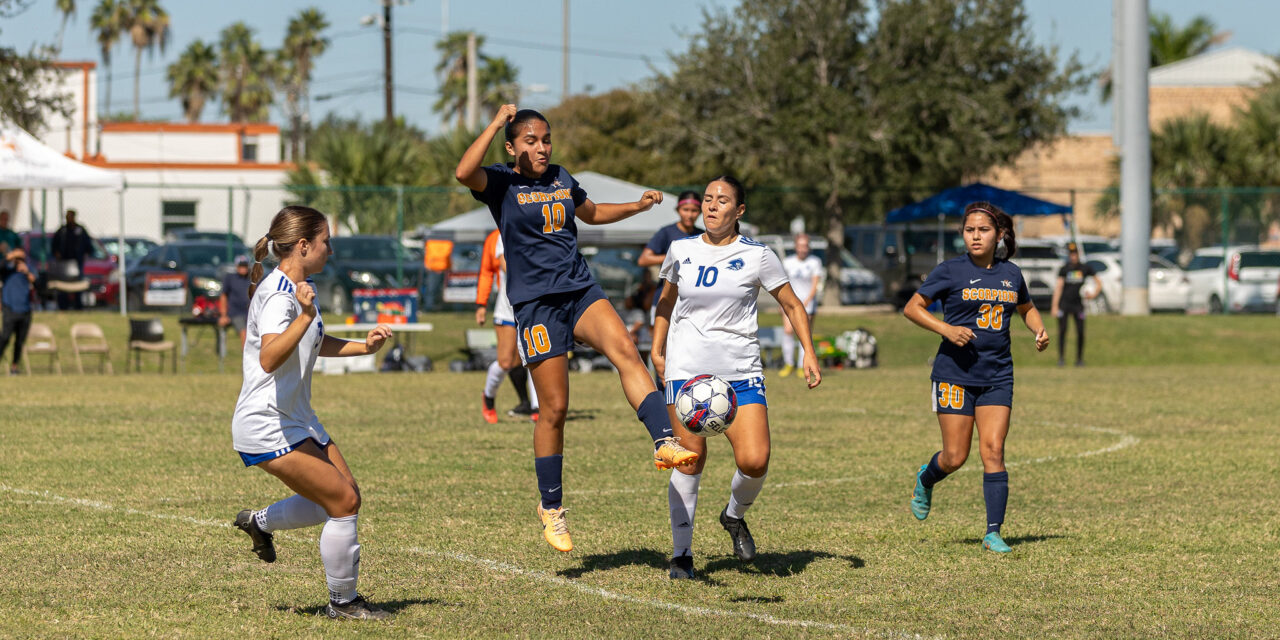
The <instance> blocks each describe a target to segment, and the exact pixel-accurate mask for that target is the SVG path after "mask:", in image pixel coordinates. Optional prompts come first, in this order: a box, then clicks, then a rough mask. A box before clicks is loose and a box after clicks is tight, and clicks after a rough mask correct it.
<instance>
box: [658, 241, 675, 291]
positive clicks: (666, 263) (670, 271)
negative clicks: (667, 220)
mask: <svg viewBox="0 0 1280 640" xmlns="http://www.w3.org/2000/svg"><path fill="white" fill-rule="evenodd" d="M658 278H660V279H662V280H666V281H667V282H670V283H671V284H674V285H676V286H679V285H680V260H679V258H676V248H675V245H672V246H671V248H670V249H668V250H667V257H665V258H663V259H662V268H661V269H659V270H658Z"/></svg>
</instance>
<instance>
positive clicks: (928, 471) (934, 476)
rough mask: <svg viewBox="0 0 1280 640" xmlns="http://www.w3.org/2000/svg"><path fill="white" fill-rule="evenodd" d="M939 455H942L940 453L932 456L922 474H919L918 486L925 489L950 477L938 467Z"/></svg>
mask: <svg viewBox="0 0 1280 640" xmlns="http://www.w3.org/2000/svg"><path fill="white" fill-rule="evenodd" d="M940 455H942V452H941V451H939V452H937V453H935V454H933V458H931V459H930V460H929V465H928V466H926V467H925V468H924V473H922V474H920V484H922V485H924V488H926V489H929V488H931V487H933V485H935V484H938V483H939V482H942V479H943V478H945V477H947V476H949V475H951V474H949V473H947V472H946V471H943V470H942V467H939V466H938V456H940Z"/></svg>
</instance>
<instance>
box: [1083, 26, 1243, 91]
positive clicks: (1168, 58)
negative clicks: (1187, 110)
mask: <svg viewBox="0 0 1280 640" xmlns="http://www.w3.org/2000/svg"><path fill="white" fill-rule="evenodd" d="M1147 22H1148V24H1147V33H1148V34H1149V38H1150V43H1151V44H1150V50H1151V61H1150V62H1151V66H1152V67H1158V66H1160V65H1164V64H1169V63H1170V62H1177V61H1179V60H1185V59H1187V58H1191V57H1193V56H1198V55H1200V54H1202V53H1204V52H1205V51H1208V50H1209V49H1210V48H1212V47H1215V46H1217V45H1220V44H1222V43H1224V42H1226V41H1227V40H1230V39H1231V32H1230V31H1218V27H1217V25H1215V24H1214V23H1213V20H1211V19H1209V18H1208V17H1207V16H1203V15H1199V16H1196V17H1194V18H1192V19H1191V21H1190V22H1188V23H1187V24H1186V25H1185V26H1181V27H1179V26H1178V25H1176V24H1174V23H1173V18H1172V17H1171V16H1170V15H1169V14H1167V13H1160V12H1158V11H1157V12H1153V13H1152V14H1151V16H1150V17H1149V18H1148V19H1147ZM1112 73H1114V69H1108V70H1106V71H1103V72H1102V75H1101V76H1099V78H1098V81H1099V82H1100V83H1101V84H1102V101H1103V102H1107V101H1109V100H1111V90H1112V79H1111V77H1112Z"/></svg>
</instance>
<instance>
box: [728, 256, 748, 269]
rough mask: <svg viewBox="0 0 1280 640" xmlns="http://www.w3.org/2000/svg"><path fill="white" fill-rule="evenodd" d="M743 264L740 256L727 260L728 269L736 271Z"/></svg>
mask: <svg viewBox="0 0 1280 640" xmlns="http://www.w3.org/2000/svg"><path fill="white" fill-rule="evenodd" d="M745 265H746V263H745V262H743V261H742V258H734V259H732V260H730V261H729V270H730V271H737V270H738V269H741V268H742V267H743V266H745Z"/></svg>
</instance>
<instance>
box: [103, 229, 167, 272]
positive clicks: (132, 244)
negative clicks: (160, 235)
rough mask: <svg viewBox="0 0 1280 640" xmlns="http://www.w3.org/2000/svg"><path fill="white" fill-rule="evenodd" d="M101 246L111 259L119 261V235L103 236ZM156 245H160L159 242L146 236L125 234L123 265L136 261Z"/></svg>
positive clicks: (126, 265)
mask: <svg viewBox="0 0 1280 640" xmlns="http://www.w3.org/2000/svg"><path fill="white" fill-rule="evenodd" d="M102 246H103V248H104V249H106V250H107V253H108V254H110V255H111V258H112V260H114V261H117V262H118V261H119V256H120V238H119V237H114V236H113V237H107V238H103V239H102ZM158 246H160V243H159V242H156V241H154V240H150V239H147V238H138V237H130V236H125V239H124V247H125V252H124V258H125V267H128V266H129V263H132V262H137V261H138V260H141V259H142V258H143V257H145V256H146V255H147V254H148V253H151V251H152V250H153V249H155V248H156V247H158Z"/></svg>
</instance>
